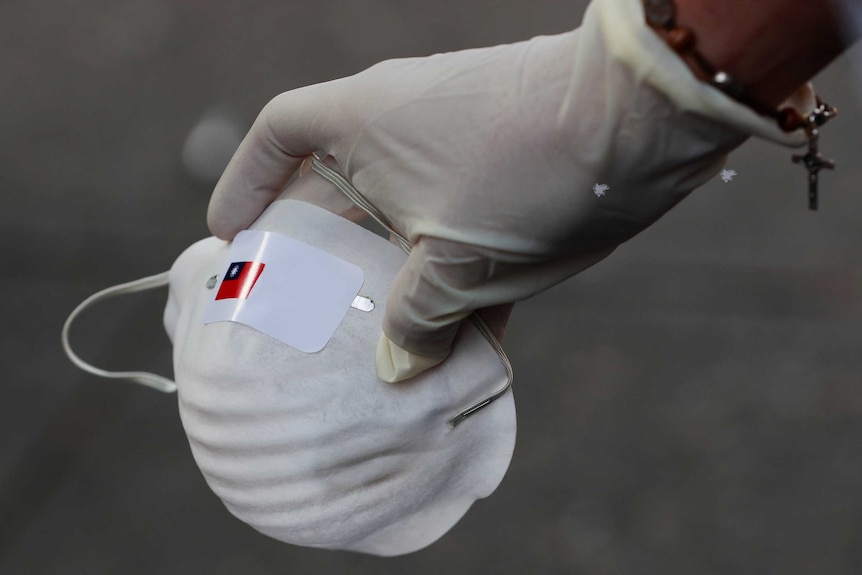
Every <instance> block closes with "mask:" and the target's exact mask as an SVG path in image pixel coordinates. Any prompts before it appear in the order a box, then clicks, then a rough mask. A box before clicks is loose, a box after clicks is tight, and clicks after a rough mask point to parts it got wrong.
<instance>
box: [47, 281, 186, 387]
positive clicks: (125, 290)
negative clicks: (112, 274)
mask: <svg viewBox="0 0 862 575" xmlns="http://www.w3.org/2000/svg"><path fill="white" fill-rule="evenodd" d="M169 275H170V272H162V273H160V274H156V275H154V276H148V277H145V278H141V279H137V280H134V281H130V282H127V283H124V284H120V285H115V286H112V287H109V288H107V289H103V290H102V291H100V292H97V293H94V294H93V295H91V296H90V297H88V298H87V299H85V300H84V301H82V302H81V303H80V304H78V307H76V308H75V309H74V310H73V311H72V313H71V314H69V317H68V319H66V323H65V324H64V325H63V332H62V334H61V335H60V338H61V340H62V342H63V351H65V352H66V355H67V356H68V357H69V359H70V360H71V361H72V363H74V364H75V365H77V366H78V367H80V368H81V369H83V370H84V371H86V372H88V373H92V374H93V375H97V376H99V377H107V378H110V379H125V380H128V381H132V382H134V383H140V384H141V385H146V386H147V387H152V388H153V389H157V390H159V391H163V392H165V393H173V392H175V391H176V390H177V384H175V383H174V382H173V381H171V380H170V379H167V378H165V377H162V376H160V375H156V374H154V373H147V372H145V371H106V370H104V369H99V368H98V367H94V366H92V365H90V364H89V363H87V362H86V361H84V360H82V359H81V358H80V357H78V356H77V355H76V354H75V352H74V351H72V347H71V346H70V345H69V328H71V326H72V322H73V321H75V318H76V317H78V315H79V314H80V313H81V312H83V311H84V310H85V309H87V308H88V307H90V306H92V305H93V304H95V303H98V302H100V301H102V300H106V299H110V298H112V297H116V296H119V295H123V294H129V293H135V292H139V291H144V290H148V289H154V288H159V287H162V286H166V285H168V277H169Z"/></svg>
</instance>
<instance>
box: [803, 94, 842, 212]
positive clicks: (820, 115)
mask: <svg viewBox="0 0 862 575" xmlns="http://www.w3.org/2000/svg"><path fill="white" fill-rule="evenodd" d="M837 113H838V110H836V109H835V108H833V107H832V106H830V105H829V104H826V103H823V102H819V101H818V106H817V108H815V110H814V111H813V112H811V114H810V115H809V116H808V124H807V125H806V126H805V131H806V132H807V133H808V153H806V154H805V155H800V154H796V155H794V156H793V163H794V164H803V165H804V166H805V169H806V170H808V209H809V210H816V209H817V174H818V172H819V171H820V170H822V169H824V168H826V169H828V170H831V169H833V168H834V167H835V162H834V161H833V160H827V159H826V158H825V157H823V154H821V153H820V151H819V150H818V149H817V141H818V140H819V138H820V132H819V130H818V128H819V127H820V126H822V125H823V124H825V123H826V121H827V120H829V119H830V118H832V117H833V116H835V114H837Z"/></svg>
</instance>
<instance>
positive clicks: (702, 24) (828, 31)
mask: <svg viewBox="0 0 862 575" xmlns="http://www.w3.org/2000/svg"><path fill="white" fill-rule="evenodd" d="M676 5H677V18H676V19H677V22H678V24H679V25H680V26H683V27H687V28H689V29H691V30H692V31H693V32H694V36H695V38H696V39H697V40H696V41H697V49H698V51H699V52H700V53H701V54H702V55H703V56H704V58H705V59H706V60H707V61H709V62H710V64H711V65H712V66H713V67H714V68H715V69H717V70H722V71H724V72H727V73H728V74H729V75H730V76H731V77H732V78H734V80H735V81H736V82H737V83H738V84H739V85H741V86H744V87H745V90H746V92H747V93H748V94H749V95H750V96H751V97H753V98H755V99H757V100H759V101H760V102H762V103H763V104H765V105H767V106H777V105H778V104H780V103H781V102H782V101H784V100H785V99H786V98H787V97H788V96H790V95H791V94H792V93H793V92H794V91H795V90H796V89H798V88H799V87H800V86H801V85H802V84H804V83H805V82H806V81H808V80H809V79H810V78H811V77H812V76H814V75H815V74H816V73H817V72H818V71H820V70H821V69H822V68H824V67H825V66H826V65H827V64H828V63H829V62H830V61H832V60H833V59H834V58H835V57H836V56H838V55H839V54H840V53H841V52H842V51H843V50H844V48H845V47H846V43H845V41H844V39H843V38H842V35H841V31H840V27H839V23H838V22H839V19H838V15H837V7H836V4H835V0H823V1H821V2H806V1H790V0H759V1H758V2H745V1H728V0H676Z"/></svg>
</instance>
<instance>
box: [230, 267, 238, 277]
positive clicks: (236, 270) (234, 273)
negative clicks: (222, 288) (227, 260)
mask: <svg viewBox="0 0 862 575" xmlns="http://www.w3.org/2000/svg"><path fill="white" fill-rule="evenodd" d="M238 273H239V266H233V267H232V268H230V277H235V276H236V274H238Z"/></svg>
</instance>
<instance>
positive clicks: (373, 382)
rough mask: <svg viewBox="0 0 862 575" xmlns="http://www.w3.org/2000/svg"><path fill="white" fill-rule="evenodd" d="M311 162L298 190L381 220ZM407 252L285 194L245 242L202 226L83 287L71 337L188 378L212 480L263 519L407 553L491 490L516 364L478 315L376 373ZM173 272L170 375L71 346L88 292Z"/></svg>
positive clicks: (330, 540)
mask: <svg viewBox="0 0 862 575" xmlns="http://www.w3.org/2000/svg"><path fill="white" fill-rule="evenodd" d="M315 171H317V172H318V173H320V174H321V175H323V176H324V177H325V178H326V179H324V178H321V177H318V176H317V175H308V176H304V177H302V178H300V179H299V180H297V181H296V182H295V183H294V184H293V185H292V186H291V187H290V196H291V197H297V196H299V197H303V196H307V197H326V196H327V194H329V195H331V194H332V193H333V188H332V185H331V184H330V183H329V182H332V183H335V184H336V186H337V187H338V188H339V189H341V190H342V191H344V192H345V193H347V194H348V195H349V196H350V197H351V199H353V200H354V201H356V202H357V203H360V205H361V206H362V207H363V208H365V209H366V210H368V211H369V212H370V213H372V215H374V216H375V217H377V218H378V219H379V221H381V223H383V224H384V226H386V225H387V222H386V221H385V220H383V219H382V218H381V217H380V215H379V214H377V213H376V211H375V210H374V208H373V207H372V206H367V205H365V206H363V205H362V201H363V199H362V198H361V196H359V195H358V194H357V193H356V191H355V190H353V189H352V187H351V186H350V184H349V183H348V182H346V181H345V180H343V178H340V176H338V175H337V174H335V173H333V172H332V171H331V170H328V169H327V167H326V166H325V165H324V164H322V163H320V162H317V161H315ZM327 180H329V182H327ZM390 230H391V228H390ZM401 243H402V245H403V246H404V247H405V248H409V244H407V243H406V241H404V240H403V239H402V242H401ZM309 258H310V259H309ZM405 259H406V255H405V253H404V251H403V250H400V249H399V248H397V247H396V246H394V245H393V244H391V243H390V242H388V241H386V240H384V239H383V238H380V237H379V236H377V235H375V234H373V233H372V232H369V231H367V230H365V229H364V228H362V227H360V226H358V225H356V224H354V223H352V222H350V221H349V220H347V219H344V218H342V217H339V216H337V215H335V214H333V213H330V212H328V211H327V210H325V209H322V208H320V207H317V206H314V205H311V204H309V203H306V202H301V201H295V200H291V199H283V200H279V201H277V202H275V203H274V204H272V206H270V207H269V209H267V211H266V212H265V213H264V214H263V215H262V216H261V217H260V218H259V219H258V221H257V222H255V224H254V225H253V226H252V227H251V229H250V231H249V232H247V233H245V235H244V236H243V235H241V236H238V237H237V239H236V240H235V241H234V242H233V244H228V243H225V242H223V241H221V240H218V239H216V238H208V239H205V240H202V241H199V242H197V243H196V244H194V245H192V246H191V247H189V248H188V249H187V250H186V251H185V252H183V254H182V255H180V257H179V258H178V259H177V260H176V262H175V263H174V265H173V267H172V268H171V271H170V272H168V273H165V274H160V275H158V276H153V277H152V278H144V279H143V280H138V282H131V283H130V284H124V285H122V286H116V287H114V288H110V290H105V291H104V292H100V293H99V294H96V295H95V296H92V297H91V298H89V299H88V300H86V301H85V302H84V303H82V304H81V306H79V308H78V309H76V310H75V312H73V314H72V316H70V318H69V320H68V321H67V324H66V326H65V327H64V331H63V340H64V346H65V347H66V349H67V352H68V353H69V354H70V357H71V358H72V360H73V361H74V362H75V363H76V364H77V365H79V366H80V367H82V368H84V369H86V370H87V371H90V372H93V373H96V374H97V375H100V376H106V377H120V378H125V379H132V380H134V381H137V382H139V383H143V384H145V385H149V386H151V387H155V388H157V389H160V390H162V391H173V390H174V389H176V390H177V392H178V397H179V410H180V417H181V419H182V423H183V427H184V428H185V431H186V434H187V435H188V438H189V444H190V446H191V450H192V454H193V456H194V458H195V461H196V462H197V464H198V466H199V467H200V469H201V472H202V473H203V475H204V477H205V479H206V481H207V483H208V484H209V486H210V487H211V488H212V490H213V491H214V492H215V493H216V494H217V495H218V496H219V497H220V498H221V500H222V501H223V502H224V504H225V506H226V507H227V508H228V510H229V511H230V512H231V513H233V514H234V515H235V516H236V517H238V518H239V519H241V520H243V521H245V522H246V523H248V524H249V525H251V526H252V527H254V528H255V529H257V530H258V531H260V532H261V533H264V534H266V535H269V536H271V537H274V538H276V539H279V540H281V541H285V542H288V543H293V544H297V545H306V546H311V547H321V548H326V549H344V550H352V551H360V552H364V553H372V554H375V555H386V556H388V555H399V554H404V553H410V552H412V551H416V550H418V549H421V548H422V547H425V546H427V545H429V544H431V543H433V542H434V541H435V540H436V539H437V538H439V537H440V536H442V535H443V534H444V533H446V531H448V530H449V529H450V528H451V527H452V526H453V525H454V524H455V523H456V522H457V521H458V520H459V519H460V518H461V517H462V516H463V515H464V513H466V511H467V509H468V508H469V507H470V505H471V504H472V503H473V502H474V501H475V500H476V499H479V498H482V497H486V496H488V495H490V494H491V493H492V492H493V491H494V489H496V487H497V485H499V483H500V481H501V480H502V478H503V475H504V474H505V472H506V470H507V468H508V466H509V462H510V460H511V457H512V451H513V449H514V442H515V429H516V426H515V405H514V399H513V397H512V393H511V392H510V391H509V387H510V385H511V379H512V372H511V368H510V367H509V363H508V360H507V359H506V356H505V354H504V353H503V351H502V349H501V348H500V346H499V344H498V343H497V342H496V340H495V339H494V337H493V336H492V335H491V333H490V331H489V330H488V329H487V326H485V325H484V324H483V323H482V322H481V320H479V319H478V317H477V316H473V317H471V318H470V320H468V321H465V322H463V325H462V327H461V331H460V334H459V337H458V339H457V340H456V342H455V346H454V348H453V352H452V355H451V356H450V357H449V359H447V360H446V361H445V362H444V363H443V364H441V365H439V366H437V367H436V368H433V369H431V370H430V371H428V372H426V373H424V374H422V375H420V376H418V377H416V378H414V379H412V380H409V381H406V382H401V383H395V384H389V383H384V382H381V381H380V380H379V379H378V378H377V376H376V371H375V362H374V358H375V346H376V343H377V340H378V337H379V335H380V325H381V321H382V317H383V312H384V309H385V302H386V296H387V294H388V288H389V285H390V284H391V282H392V280H393V278H394V277H395V274H396V273H397V272H398V270H399V269H400V267H401V265H402V264H403V262H404V261H405ZM342 264H343V265H342ZM303 266H305V267H303ZM357 270H358V271H357ZM357 273H358V276H357V275H356V274H357ZM214 276H215V279H213V278H214ZM231 276H234V277H233V278H231ZM357 277H358V280H357ZM357 281H358V283H357ZM231 282H233V283H231ZM278 282H281V283H278ZM166 283H168V284H169V290H170V291H169V297H168V303H167V307H166V310H165V327H166V329H167V331H168V335H169V337H170V338H171V341H172V342H173V345H174V374H175V377H176V386H174V384H173V382H171V381H170V380H167V379H165V378H161V377H159V376H155V375H152V374H146V373H140V372H125V373H110V372H105V371H102V370H97V369H96V368H93V367H92V366H89V365H88V364H86V363H84V362H83V361H81V360H80V359H79V358H77V356H75V355H74V353H73V352H72V351H71V349H70V348H69V347H68V340H67V338H68V328H69V325H70V324H71V321H72V320H73V319H74V317H75V316H76V315H77V314H78V313H79V312H80V311H81V310H82V309H84V308H85V307H87V306H89V305H91V304H92V303H95V302H96V301H98V300H99V299H102V298H104V297H111V296H112V295H118V294H120V293H128V292H130V291H139V290H141V289H148V288H151V287H156V286H159V285H165V284H166ZM330 288H331V289H330ZM357 290H358V291H357ZM285 293H288V294H290V295H289V297H286V296H284V295H283V294H285ZM270 294H275V296H273V295H270ZM297 299H298V300H299V301H297ZM372 308H373V309H372ZM339 318H340V319H339ZM324 324H325V325H324ZM333 324H334V325H333ZM250 326H254V327H250ZM330 332H331V333H330ZM321 342H322V346H321ZM318 346H320V348H319V350H317V351H315V350H314V349H315V348H317V347H318ZM301 349H305V351H301Z"/></svg>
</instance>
